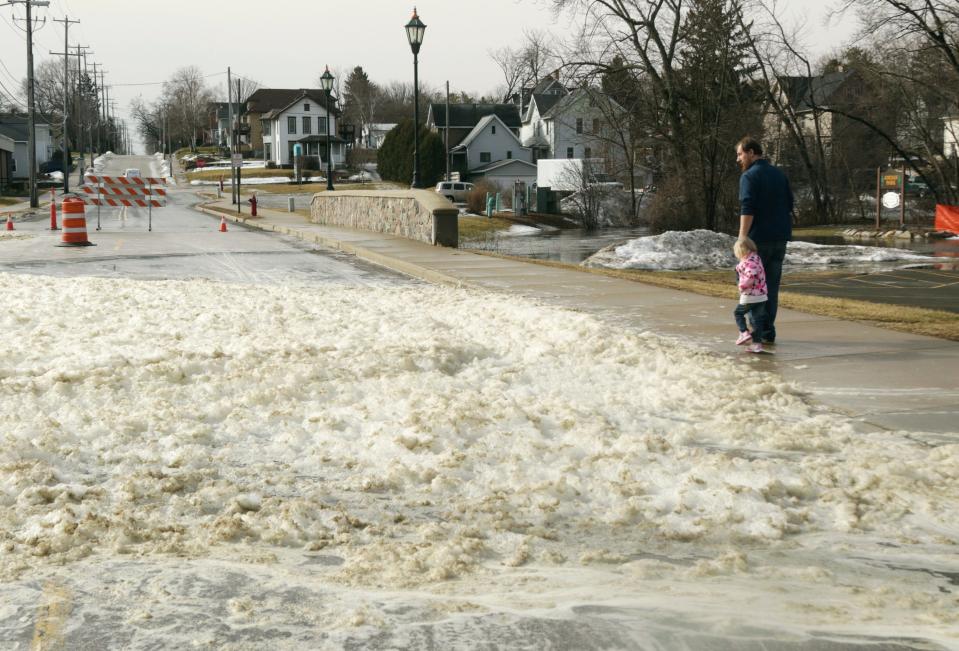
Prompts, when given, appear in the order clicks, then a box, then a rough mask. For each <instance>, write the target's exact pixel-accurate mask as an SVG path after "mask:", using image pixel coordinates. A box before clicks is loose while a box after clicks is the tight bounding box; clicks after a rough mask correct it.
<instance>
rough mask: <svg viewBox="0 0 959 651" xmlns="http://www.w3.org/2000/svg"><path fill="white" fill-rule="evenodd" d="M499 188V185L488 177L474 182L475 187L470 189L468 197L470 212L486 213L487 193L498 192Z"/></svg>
mask: <svg viewBox="0 0 959 651" xmlns="http://www.w3.org/2000/svg"><path fill="white" fill-rule="evenodd" d="M498 190H499V186H497V185H496V184H495V183H490V182H489V181H487V180H486V179H480V180H479V181H477V182H476V183H474V184H473V189H472V190H470V193H469V195H468V196H467V197H466V205H467V207H469V209H470V212H475V213H477V214H479V215H483V214H485V213H486V194H487V193H492V194H496V192H497V191H498Z"/></svg>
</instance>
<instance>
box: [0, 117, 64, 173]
mask: <svg viewBox="0 0 959 651" xmlns="http://www.w3.org/2000/svg"><path fill="white" fill-rule="evenodd" d="M34 130H35V133H36V149H37V168H38V169H39V166H40V165H42V164H43V163H46V162H47V161H48V160H50V157H51V156H52V155H53V134H52V133H51V132H50V125H49V124H46V123H44V122H36V123H35V124H34ZM29 133H30V130H29V127H28V124H27V116H25V115H22V116H21V115H9V114H4V115H0V135H2V136H7V137H8V138H10V139H11V140H13V145H14V148H13V160H12V170H11V176H12V178H14V179H25V178H29V176H30V150H29V149H28V147H29Z"/></svg>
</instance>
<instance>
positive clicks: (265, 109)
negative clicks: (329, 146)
mask: <svg viewBox="0 0 959 651" xmlns="http://www.w3.org/2000/svg"><path fill="white" fill-rule="evenodd" d="M297 103H301V104H300V110H297V109H296V104H297ZM306 105H308V106H309V108H310V110H303V109H304V108H305V106H306ZM280 111H282V112H284V117H297V118H303V117H310V118H317V119H319V118H320V117H322V118H323V119H324V120H326V119H328V118H329V117H332V119H333V120H334V121H335V120H336V118H337V117H338V116H339V111H338V110H337V109H336V108H333V109H332V115H331V116H327V109H326V93H324V92H323V90H322V89H320V88H294V89H291V88H260V89H259V90H257V91H255V92H254V93H253V94H252V95H250V97H249V99H247V100H246V102H244V105H243V112H242V114H241V116H240V125H239V128H240V129H241V130H244V131H246V132H247V133H248V134H249V142H250V147H251V148H252V150H253V155H254V156H261V157H263V158H265V159H267V160H273V161H276V162H278V161H280V160H284V161H289V158H290V153H289V151H287V152H286V153H284V151H282V150H279V149H277V145H278V144H280V145H282V147H286V145H287V144H290V143H292V142H293V141H297V140H299V139H301V138H302V137H304V136H305V137H306V138H307V139H310V138H314V139H315V137H316V134H317V133H318V131H317V130H316V128H315V127H316V125H315V124H313V123H314V122H316V120H314V119H311V120H310V121H309V122H307V123H304V122H303V121H302V119H300V120H299V121H298V124H297V129H296V132H294V133H289V132H288V129H287V125H285V124H284V125H281V126H282V128H281V129H280V131H281V133H280V134H276V133H275V132H274V131H275V130H274V126H275V124H274V123H275V122H276V118H277V115H278V112H280ZM286 113H289V115H286ZM267 116H269V117H267ZM307 124H309V128H310V133H309V134H304V133H303V129H304V128H305V126H306V125H307ZM264 129H270V130H271V133H270V134H269V135H267V134H265V133H264ZM325 133H326V131H323V134H325ZM333 133H336V131H334V132H333ZM264 136H265V137H264ZM290 136H294V137H293V138H290ZM267 144H269V145H270V146H269V147H267V146H266V145H267ZM301 144H304V145H306V144H308V143H306V142H304V143H301ZM267 149H269V152H267ZM290 149H292V146H291V147H290ZM313 149H314V151H315V149H316V147H315V143H314V147H313ZM323 151H324V152H325V149H324V150H323ZM324 156H325V153H324ZM340 157H342V154H341V155H340ZM333 158H334V160H337V155H336V150H334V157H333ZM282 164H284V165H285V164H287V163H286V162H284V163H282Z"/></svg>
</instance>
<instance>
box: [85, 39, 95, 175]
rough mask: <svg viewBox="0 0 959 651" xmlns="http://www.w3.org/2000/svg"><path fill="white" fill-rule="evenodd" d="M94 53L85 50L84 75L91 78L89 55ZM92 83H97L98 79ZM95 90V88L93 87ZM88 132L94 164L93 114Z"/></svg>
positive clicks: (91, 161) (91, 162)
mask: <svg viewBox="0 0 959 651" xmlns="http://www.w3.org/2000/svg"><path fill="white" fill-rule="evenodd" d="M88 54H90V55H92V54H93V52H84V53H83V75H84V76H85V77H86V78H87V79H88V80H89V79H90V70H89V69H88V67H87V55H88ZM92 83H94V84H96V81H93V82H92ZM91 90H93V89H91ZM87 134H88V135H89V136H90V165H91V166H92V165H93V115H92V114H91V115H90V124H89V125H88V128H87Z"/></svg>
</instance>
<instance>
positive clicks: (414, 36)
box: [406, 7, 426, 188]
mask: <svg viewBox="0 0 959 651" xmlns="http://www.w3.org/2000/svg"><path fill="white" fill-rule="evenodd" d="M425 33H426V25H424V24H423V21H421V20H420V17H419V16H417V15H416V7H413V17H412V18H410V22H408V23H406V40H408V41H409V42H410V49H411V50H413V184H412V186H411V187H414V188H418V187H420V78H419V54H420V46H421V45H422V44H423V35H424V34H425Z"/></svg>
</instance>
